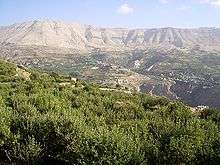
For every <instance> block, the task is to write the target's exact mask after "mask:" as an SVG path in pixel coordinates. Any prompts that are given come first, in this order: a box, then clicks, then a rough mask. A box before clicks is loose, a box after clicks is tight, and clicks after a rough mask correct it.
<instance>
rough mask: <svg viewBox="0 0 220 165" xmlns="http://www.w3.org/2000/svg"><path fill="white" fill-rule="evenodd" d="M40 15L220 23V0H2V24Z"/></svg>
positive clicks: (121, 23)
mask: <svg viewBox="0 0 220 165" xmlns="http://www.w3.org/2000/svg"><path fill="white" fill-rule="evenodd" d="M36 19H52V20H64V21H68V22H80V23H85V24H93V25H98V26H111V27H130V28H134V27H148V28H150V27H168V26H169V27H220V0H0V25H9V24H13V23H15V22H23V21H27V20H36Z"/></svg>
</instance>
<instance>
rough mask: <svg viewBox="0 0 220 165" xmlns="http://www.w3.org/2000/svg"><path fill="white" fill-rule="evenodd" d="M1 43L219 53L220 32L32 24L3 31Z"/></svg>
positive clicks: (15, 26)
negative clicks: (188, 49) (192, 49)
mask: <svg viewBox="0 0 220 165" xmlns="http://www.w3.org/2000/svg"><path fill="white" fill-rule="evenodd" d="M0 42H4V43H15V44H18V45H40V46H50V47H65V48H74V49H79V50H84V49H88V48H89V47H93V48H104V49H107V50H115V49H120V50H121V49H135V48H147V47H151V46H154V47H155V46H162V47H178V48H179V47H187V46H190V47H192V46H200V47H203V48H206V49H218V50H220V29H215V28H199V29H177V28H158V29H122V28H98V27H94V26H90V25H83V24H77V23H72V24H68V23H64V22H58V21H31V22H24V23H17V24H13V25H11V26H7V27H2V28H1V29H0Z"/></svg>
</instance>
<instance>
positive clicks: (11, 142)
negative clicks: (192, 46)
mask: <svg viewBox="0 0 220 165" xmlns="http://www.w3.org/2000/svg"><path fill="white" fill-rule="evenodd" d="M16 68H17V66H15V65H13V64H8V63H5V62H2V61H0V163H16V164H49V163H57V164H219V163H220V112H219V111H217V110H212V109H206V110H203V111H200V112H192V111H191V110H190V108H189V107H187V106H186V105H184V104H182V103H179V102H172V101H170V100H168V99H166V98H162V97H152V96H149V95H146V94H138V93H137V94H126V93H124V92H118V91H117V92H114V91H101V90H99V88H98V86H95V85H88V84H85V83H83V82H80V81H77V82H71V81H70V82H68V83H65V84H64V83H63V82H66V81H68V78H67V77H63V76H59V75H57V74H51V75H49V74H46V73H39V72H37V71H33V70H28V71H27V72H30V73H31V74H30V76H29V77H25V75H26V76H27V75H28V74H21V73H20V74H18V73H17V70H16Z"/></svg>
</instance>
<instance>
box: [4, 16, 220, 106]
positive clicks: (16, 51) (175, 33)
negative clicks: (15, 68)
mask: <svg viewBox="0 0 220 165" xmlns="http://www.w3.org/2000/svg"><path fill="white" fill-rule="evenodd" d="M0 57H1V58H3V59H7V60H9V61H13V62H16V63H18V64H22V65H24V66H28V67H33V68H38V69H42V70H47V71H52V72H54V71H55V72H59V73H65V74H69V75H71V76H73V77H77V78H80V79H82V80H86V81H91V82H96V83H99V84H102V85H103V86H108V87H115V86H120V87H123V88H126V89H129V90H131V91H141V92H147V93H150V94H152V95H160V96H166V97H169V98H171V99H178V100H181V101H184V102H186V103H188V104H190V105H191V106H198V105H207V106H211V107H220V102H219V97H220V29H217V28H197V29H178V28H158V29H125V28H99V27H95V26H91V25H83V24H78V23H64V22H61V21H60V22H59V21H50V20H47V21H30V22H24V23H17V24H13V25H11V26H6V27H1V28H0Z"/></svg>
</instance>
